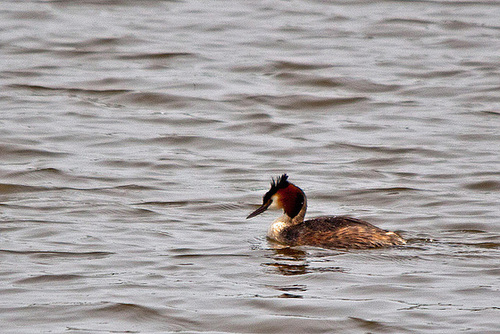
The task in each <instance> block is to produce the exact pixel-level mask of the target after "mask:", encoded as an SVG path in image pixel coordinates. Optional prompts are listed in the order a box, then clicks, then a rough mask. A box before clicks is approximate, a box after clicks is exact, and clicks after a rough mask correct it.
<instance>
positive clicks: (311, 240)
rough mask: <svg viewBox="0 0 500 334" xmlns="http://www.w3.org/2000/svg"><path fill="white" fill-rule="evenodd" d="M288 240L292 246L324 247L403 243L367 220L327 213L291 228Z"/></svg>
mask: <svg viewBox="0 0 500 334" xmlns="http://www.w3.org/2000/svg"><path fill="white" fill-rule="evenodd" d="M287 234H289V235H290V239H293V241H294V242H293V244H295V245H311V246H320V247H327V248H356V249H361V248H373V247H384V246H391V245H401V244H404V240H403V239H402V238H401V237H400V236H398V235H397V234H396V233H394V232H389V231H385V230H382V229H380V228H378V227H376V226H374V225H372V224H370V223H368V222H366V221H363V220H360V219H356V218H352V217H345V216H328V217H317V218H315V219H311V220H307V221H305V222H303V223H302V224H299V225H297V226H294V227H292V228H290V231H289V233H287Z"/></svg>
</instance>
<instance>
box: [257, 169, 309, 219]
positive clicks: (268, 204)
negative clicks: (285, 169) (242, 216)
mask: <svg viewBox="0 0 500 334" xmlns="http://www.w3.org/2000/svg"><path fill="white" fill-rule="evenodd" d="M305 201H306V196H305V194H304V192H303V191H302V190H301V189H300V188H299V187H297V186H295V185H294V184H292V183H290V182H288V175H286V174H283V175H281V176H279V177H278V178H277V179H276V180H275V179H273V180H272V182H271V189H269V191H268V192H267V193H266V194H265V195H264V200H263V204H262V206H261V207H260V208H258V209H257V210H255V211H254V212H252V213H251V214H249V215H248V217H247V219H248V218H252V217H255V216H257V215H259V214H261V213H262V212H264V211H266V210H267V209H269V208H271V209H283V211H284V212H285V214H286V215H288V216H289V217H290V218H294V217H295V216H297V215H298V214H299V213H300V211H301V210H302V207H303V206H304V203H305ZM304 213H305V212H304Z"/></svg>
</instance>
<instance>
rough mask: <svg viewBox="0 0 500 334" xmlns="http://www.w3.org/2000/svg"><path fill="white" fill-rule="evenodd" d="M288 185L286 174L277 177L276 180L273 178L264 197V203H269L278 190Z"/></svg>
mask: <svg viewBox="0 0 500 334" xmlns="http://www.w3.org/2000/svg"><path fill="white" fill-rule="evenodd" d="M289 185H290V183H289V182H288V175H286V174H283V175H281V176H278V177H277V178H276V179H274V178H273V179H272V181H271V189H269V191H268V192H267V193H266V194H265V195H264V203H266V202H267V201H269V199H270V198H271V197H272V196H273V195H274V194H276V192H277V191H278V190H280V189H285V188H286V187H288V186H289Z"/></svg>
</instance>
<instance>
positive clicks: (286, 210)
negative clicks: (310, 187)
mask: <svg viewBox="0 0 500 334" xmlns="http://www.w3.org/2000/svg"><path fill="white" fill-rule="evenodd" d="M268 208H275V209H283V215H282V216H281V217H279V218H278V219H276V220H275V221H274V222H273V223H272V224H271V226H270V227H269V230H268V231H267V236H268V238H270V239H272V240H274V241H277V242H279V243H281V244H285V245H289V246H300V245H309V246H319V247H324V248H356V249H363V248H375V247H388V246H395V245H404V244H405V243H406V241H405V240H404V239H403V238H401V237H400V236H399V235H397V234H396V233H394V232H390V231H385V230H382V229H380V228H378V227H376V226H374V225H372V224H370V223H368V222H365V221H363V220H360V219H356V218H351V217H345V216H321V217H316V218H313V219H310V220H306V221H304V216H305V215H306V210H307V200H306V194H305V193H304V192H303V191H302V189H300V188H299V187H297V186H296V185H294V184H292V183H290V182H288V176H287V175H286V174H283V175H281V176H280V177H278V178H277V179H276V180H274V179H273V180H272V182H271V189H270V190H269V191H268V192H267V193H266V194H265V195H264V203H263V204H262V206H261V207H260V208H258V209H257V210H255V211H254V212H252V213H251V214H249V215H248V217H247V219H248V218H252V217H255V216H257V215H259V214H261V213H262V212H264V211H266V210H267V209H268Z"/></svg>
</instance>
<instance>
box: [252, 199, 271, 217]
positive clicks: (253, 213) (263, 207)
mask: <svg viewBox="0 0 500 334" xmlns="http://www.w3.org/2000/svg"><path fill="white" fill-rule="evenodd" d="M272 202H273V200H271V199H270V200H269V201H267V203H264V204H262V206H261V207H260V208H258V209H257V210H255V211H254V212H252V213H251V214H249V215H248V217H247V219H249V218H253V217H255V216H257V215H260V214H261V213H262V212H264V211H266V210H267V208H268V207H269V206H270V205H271V203H272Z"/></svg>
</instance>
